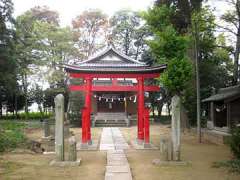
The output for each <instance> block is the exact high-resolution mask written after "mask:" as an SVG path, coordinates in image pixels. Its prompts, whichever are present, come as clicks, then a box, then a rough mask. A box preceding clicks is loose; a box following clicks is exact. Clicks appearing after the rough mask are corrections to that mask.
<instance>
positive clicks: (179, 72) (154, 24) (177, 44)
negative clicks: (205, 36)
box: [144, 5, 192, 95]
mask: <svg viewBox="0 0 240 180" xmlns="http://www.w3.org/2000/svg"><path fill="white" fill-rule="evenodd" d="M172 13H173V9H171V8H168V7H167V6H166V5H162V6H154V7H153V8H152V9H149V10H148V12H147V13H145V15H144V17H145V19H146V21H147V23H148V25H149V27H150V30H151V31H152V32H153V33H154V38H153V40H150V41H149V46H150V48H151V51H152V53H153V55H154V57H155V59H156V62H157V63H160V64H162V63H167V64H168V68H167V70H166V71H165V72H164V73H163V75H162V76H161V79H160V81H161V82H162V83H163V85H164V86H165V87H166V88H167V89H168V91H169V93H170V94H172V95H173V94H178V95H182V93H183V92H184V89H185V87H186V85H187V82H188V81H189V80H190V79H191V77H192V65H191V63H190V61H189V60H188V58H187V48H188V37H187V36H184V35H181V34H179V33H178V32H177V31H176V30H175V28H174V27H173V26H172V24H171V15H172Z"/></svg>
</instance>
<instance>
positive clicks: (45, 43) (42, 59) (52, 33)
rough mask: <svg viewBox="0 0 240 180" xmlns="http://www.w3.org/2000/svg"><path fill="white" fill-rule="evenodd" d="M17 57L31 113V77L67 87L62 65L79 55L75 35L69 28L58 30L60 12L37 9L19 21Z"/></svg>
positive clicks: (17, 26)
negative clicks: (29, 78)
mask: <svg viewBox="0 0 240 180" xmlns="http://www.w3.org/2000/svg"><path fill="white" fill-rule="evenodd" d="M49 14H50V16H49ZM16 54H17V58H18V65H19V74H20V77H21V79H22V85H23V89H24V94H25V96H26V103H25V104H26V105H25V111H26V112H28V109H27V108H28V101H29V100H28V99H29V98H28V91H29V88H28V87H29V82H28V77H29V76H31V77H32V78H34V79H38V81H37V82H38V83H40V82H42V81H45V83H46V80H47V81H48V83H49V84H52V85H54V86H61V87H63V86H64V83H65V82H64V72H63V69H62V68H61V67H60V66H59V65H60V64H63V63H67V62H68V61H69V59H71V58H73V57H75V55H76V48H75V47H74V43H73V33H72V31H71V30H70V28H68V27H66V28H61V27H59V25H58V14H57V12H54V11H51V10H49V9H48V8H46V7H43V8H42V7H35V8H33V9H31V10H29V11H27V12H25V13H24V14H23V15H21V16H19V17H17V19H16ZM29 67H31V68H29ZM38 77H41V79H39V78H38ZM41 85H42V84H41ZM36 100H37V99H36Z"/></svg>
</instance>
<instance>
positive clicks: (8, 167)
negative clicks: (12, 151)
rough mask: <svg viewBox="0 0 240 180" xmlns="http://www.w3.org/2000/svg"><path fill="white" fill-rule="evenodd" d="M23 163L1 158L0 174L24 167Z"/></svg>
mask: <svg viewBox="0 0 240 180" xmlns="http://www.w3.org/2000/svg"><path fill="white" fill-rule="evenodd" d="M22 167H23V164H22V163H16V162H12V161H4V160H3V159H0V175H4V174H9V173H11V172H14V170H16V169H19V168H22Z"/></svg>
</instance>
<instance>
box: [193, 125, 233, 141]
mask: <svg viewBox="0 0 240 180" xmlns="http://www.w3.org/2000/svg"><path fill="white" fill-rule="evenodd" d="M190 132H191V133H194V134H195V133H197V131H196V129H195V128H192V129H191V130H190ZM230 136H231V135H230V134H229V133H226V132H221V131H216V130H209V129H202V138H203V139H204V140H206V141H209V142H211V143H214V144H218V145H223V144H226V143H227V142H228V140H229V137H230Z"/></svg>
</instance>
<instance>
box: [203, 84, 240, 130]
mask: <svg viewBox="0 0 240 180" xmlns="http://www.w3.org/2000/svg"><path fill="white" fill-rule="evenodd" d="M203 102H207V103H208V104H209V113H208V114H209V117H208V122H207V128H208V129H210V130H216V131H222V132H226V133H228V132H229V130H230V129H231V128H232V127H234V126H237V125H239V124H240V85H237V86H232V87H228V88H222V89H219V90H218V92H217V93H215V94H213V95H212V96H210V97H209V98H207V99H204V100H203Z"/></svg>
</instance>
